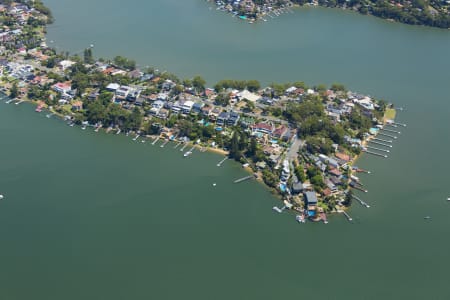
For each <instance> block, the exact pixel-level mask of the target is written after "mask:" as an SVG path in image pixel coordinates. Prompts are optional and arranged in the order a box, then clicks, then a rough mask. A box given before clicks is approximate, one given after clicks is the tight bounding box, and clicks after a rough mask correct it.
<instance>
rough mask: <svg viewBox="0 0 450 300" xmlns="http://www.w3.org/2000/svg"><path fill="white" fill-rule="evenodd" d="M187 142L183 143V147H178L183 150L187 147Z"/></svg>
mask: <svg viewBox="0 0 450 300" xmlns="http://www.w3.org/2000/svg"><path fill="white" fill-rule="evenodd" d="M187 145H188V144H187V143H185V144H184V145H183V147H181V149H180V151H183V150H184V148H186V147H187Z"/></svg>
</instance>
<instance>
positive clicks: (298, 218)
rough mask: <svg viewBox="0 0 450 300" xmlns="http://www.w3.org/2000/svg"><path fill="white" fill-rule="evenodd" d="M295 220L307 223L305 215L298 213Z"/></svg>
mask: <svg viewBox="0 0 450 300" xmlns="http://www.w3.org/2000/svg"><path fill="white" fill-rule="evenodd" d="M295 220H296V221H297V222H299V223H305V216H303V215H296V216H295Z"/></svg>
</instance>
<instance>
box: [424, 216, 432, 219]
mask: <svg viewBox="0 0 450 300" xmlns="http://www.w3.org/2000/svg"><path fill="white" fill-rule="evenodd" d="M423 218H424V219H425V220H429V219H431V217H430V216H425V217H423Z"/></svg>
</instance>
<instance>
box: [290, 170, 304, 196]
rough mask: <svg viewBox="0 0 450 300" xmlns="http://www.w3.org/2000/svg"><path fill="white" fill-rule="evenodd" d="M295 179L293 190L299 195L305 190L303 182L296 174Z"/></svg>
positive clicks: (293, 192)
mask: <svg viewBox="0 0 450 300" xmlns="http://www.w3.org/2000/svg"><path fill="white" fill-rule="evenodd" d="M293 179H294V180H293V182H294V183H293V184H292V187H291V192H292V194H294V195H298V194H300V193H301V192H303V183H302V182H301V181H300V180H298V178H297V176H295V175H294V177H293Z"/></svg>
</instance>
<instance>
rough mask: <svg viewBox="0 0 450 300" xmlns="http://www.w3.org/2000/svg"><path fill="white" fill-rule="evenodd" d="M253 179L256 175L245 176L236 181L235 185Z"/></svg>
mask: <svg viewBox="0 0 450 300" xmlns="http://www.w3.org/2000/svg"><path fill="white" fill-rule="evenodd" d="M253 177H254V175H249V176H245V177H242V178H239V179H236V180H235V181H234V183H239V182H242V181H245V180H249V179H252V178H253Z"/></svg>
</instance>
